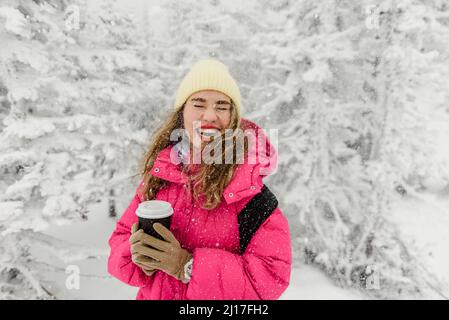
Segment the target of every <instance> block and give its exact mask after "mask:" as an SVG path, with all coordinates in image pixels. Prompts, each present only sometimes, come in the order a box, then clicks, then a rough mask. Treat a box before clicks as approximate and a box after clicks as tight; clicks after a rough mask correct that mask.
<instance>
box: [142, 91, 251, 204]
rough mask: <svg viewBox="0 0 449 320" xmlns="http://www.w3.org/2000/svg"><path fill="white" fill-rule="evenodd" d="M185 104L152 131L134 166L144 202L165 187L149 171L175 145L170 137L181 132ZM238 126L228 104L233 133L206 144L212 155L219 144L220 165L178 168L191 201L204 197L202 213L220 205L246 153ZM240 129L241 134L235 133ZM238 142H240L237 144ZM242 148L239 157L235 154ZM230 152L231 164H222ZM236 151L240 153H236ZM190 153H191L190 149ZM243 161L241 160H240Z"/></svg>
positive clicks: (236, 119)
mask: <svg viewBox="0 0 449 320" xmlns="http://www.w3.org/2000/svg"><path fill="white" fill-rule="evenodd" d="M184 107H185V104H184V105H183V106H182V107H181V108H179V109H178V110H176V111H173V112H172V113H171V114H170V115H169V116H168V117H167V119H166V120H165V122H164V123H163V124H162V125H161V126H160V127H159V128H158V129H157V130H156V132H155V134H154V136H153V139H152V141H151V142H150V144H149V147H148V148H147V152H146V153H145V154H144V156H143V157H142V159H141V160H140V161H139V164H138V173H137V174H136V175H134V177H135V176H138V175H140V176H141V178H142V177H143V180H144V184H143V187H142V189H141V192H142V195H143V197H144V199H143V200H144V201H145V200H152V199H154V198H155V197H156V194H157V193H158V191H159V190H161V189H162V188H164V187H165V186H167V185H168V182H167V181H165V180H163V179H160V178H158V177H155V176H153V175H151V174H150V170H151V168H152V167H153V164H154V161H155V160H156V158H157V155H158V154H159V152H161V151H162V150H163V149H165V148H167V147H169V146H171V145H174V144H176V143H177V141H171V140H170V135H171V133H172V131H173V130H175V129H183V128H184V117H183V111H184ZM240 126H241V118H240V115H239V113H238V112H237V111H236V108H235V105H234V103H233V101H232V100H231V122H230V125H229V129H234V130H233V134H232V136H229V135H225V133H223V134H222V135H221V139H216V140H212V141H211V142H209V144H210V146H209V147H211V149H212V152H211V154H212V155H213V153H214V152H213V150H215V149H214V147H213V146H214V145H215V143H221V146H222V163H221V164H220V163H212V164H206V163H204V162H202V163H201V164H200V165H199V164H187V165H185V166H184V165H182V164H180V166H181V167H182V171H183V172H185V173H186V175H187V176H188V177H189V183H188V190H189V191H190V192H191V194H192V195H193V197H194V198H195V200H198V199H199V197H200V196H201V195H204V203H203V204H202V206H203V207H204V208H206V209H213V208H216V207H217V206H218V205H219V204H220V202H221V197H222V194H223V190H224V189H225V188H226V186H227V185H228V184H229V182H230V181H231V180H232V177H233V174H234V171H235V169H236V168H237V166H238V164H239V163H241V162H240V161H243V160H244V157H245V155H247V153H248V140H247V138H246V137H244V136H239V135H241V134H242V132H243V128H241V127H240ZM236 129H241V130H236ZM227 139H232V143H225V142H226V141H225V140H227ZM239 139H242V140H239ZM238 141H243V144H242V145H238ZM242 146H243V153H242V152H239V151H240V150H241V147H242ZM229 148H232V155H233V161H232V163H230V164H228V163H225V154H227V153H226V152H229V151H230V150H226V149H229ZM238 148H240V149H238ZM190 150H191V153H192V149H190ZM242 157H243V159H242Z"/></svg>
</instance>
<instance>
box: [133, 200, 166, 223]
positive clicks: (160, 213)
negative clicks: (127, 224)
mask: <svg viewBox="0 0 449 320" xmlns="http://www.w3.org/2000/svg"><path fill="white" fill-rule="evenodd" d="M172 214H173V208H172V206H171V204H170V203H169V202H167V201H162V200H149V201H143V202H141V203H140V204H139V207H138V208H137V210H136V215H137V216H138V217H140V218H145V219H161V218H167V217H169V216H171V215H172Z"/></svg>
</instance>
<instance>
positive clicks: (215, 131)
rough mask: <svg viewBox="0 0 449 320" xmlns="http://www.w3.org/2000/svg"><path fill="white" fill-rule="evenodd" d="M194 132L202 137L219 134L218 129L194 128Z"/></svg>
mask: <svg viewBox="0 0 449 320" xmlns="http://www.w3.org/2000/svg"><path fill="white" fill-rule="evenodd" d="M196 132H197V133H198V134H199V135H200V136H201V137H203V138H210V137H215V136H217V135H219V134H220V130H218V129H212V128H210V129H201V128H198V129H196Z"/></svg>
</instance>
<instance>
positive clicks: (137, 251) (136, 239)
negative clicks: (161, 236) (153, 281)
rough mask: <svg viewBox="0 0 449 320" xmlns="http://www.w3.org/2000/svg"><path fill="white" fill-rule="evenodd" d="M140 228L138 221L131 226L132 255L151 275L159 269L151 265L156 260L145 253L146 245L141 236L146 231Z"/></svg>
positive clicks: (136, 262)
mask: <svg viewBox="0 0 449 320" xmlns="http://www.w3.org/2000/svg"><path fill="white" fill-rule="evenodd" d="M138 229H139V223H138V222H136V223H134V224H133V225H132V227H131V237H129V244H130V245H131V255H132V257H131V260H132V261H133V262H134V263H135V264H136V265H138V266H139V267H140V268H141V269H142V271H143V272H144V273H145V274H146V275H147V276H151V275H152V274H153V273H155V272H156V270H157V269H155V268H153V267H152V266H151V264H152V263H154V262H155V261H154V259H151V258H148V257H146V256H145V255H144V254H143V250H142V248H144V245H143V244H142V242H141V238H142V236H143V235H145V233H144V232H143V230H142V229H139V230H138Z"/></svg>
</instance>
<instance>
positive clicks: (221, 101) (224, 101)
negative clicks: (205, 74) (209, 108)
mask: <svg viewBox="0 0 449 320" xmlns="http://www.w3.org/2000/svg"><path fill="white" fill-rule="evenodd" d="M190 101H198V102H206V99H204V98H192V99H190ZM215 103H216V104H229V105H230V104H231V103H230V102H229V101H226V100H218V101H216V102H215Z"/></svg>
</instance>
